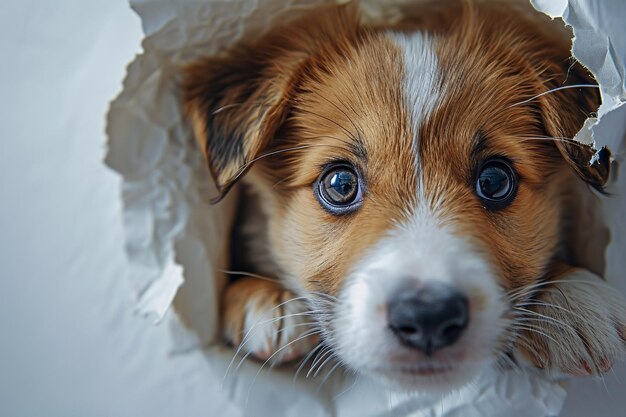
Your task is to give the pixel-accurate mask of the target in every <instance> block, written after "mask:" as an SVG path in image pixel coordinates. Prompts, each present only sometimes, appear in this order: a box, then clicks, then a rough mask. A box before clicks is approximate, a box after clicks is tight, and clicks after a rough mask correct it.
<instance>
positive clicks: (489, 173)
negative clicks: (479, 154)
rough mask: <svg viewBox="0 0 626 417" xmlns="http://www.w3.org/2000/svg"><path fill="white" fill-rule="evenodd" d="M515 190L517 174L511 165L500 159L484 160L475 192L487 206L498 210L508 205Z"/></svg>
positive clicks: (513, 196)
mask: <svg viewBox="0 0 626 417" xmlns="http://www.w3.org/2000/svg"><path fill="white" fill-rule="evenodd" d="M516 191H517V175H516V173H515V171H514V170H513V168H512V167H511V165H510V164H509V163H508V162H506V161H504V160H501V159H491V160H488V161H486V162H485V163H484V164H483V166H482V167H481V169H480V172H479V174H478V179H477V180H476V193H477V194H478V197H480V199H481V200H482V201H483V202H484V203H485V204H486V205H487V208H490V209H493V210H500V209H503V208H504V207H506V206H507V205H509V204H510V203H511V202H512V201H513V199H514V198H515V192H516Z"/></svg>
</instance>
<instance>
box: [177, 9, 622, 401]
mask: <svg viewBox="0 0 626 417" xmlns="http://www.w3.org/2000/svg"><path fill="white" fill-rule="evenodd" d="M592 82H593V80H592V79H591V78H590V77H589V76H588V75H587V74H586V72H585V70H584V69H583V68H581V67H580V65H578V64H577V63H575V62H573V61H571V59H570V58H569V50H568V45H567V42H565V41H563V40H562V39H559V38H558V37H556V36H554V35H550V34H549V33H548V32H546V31H544V30H543V29H542V27H541V25H538V24H536V22H534V21H533V20H531V19H528V18H527V17H525V16H524V15H523V14H521V13H519V12H517V11H515V10H513V9H511V8H508V7H503V6H498V5H485V4H470V3H466V2H463V3H457V2H453V3H450V4H448V5H447V7H440V6H438V7H435V8H433V9H432V10H431V9H428V8H423V9H420V10H419V13H414V14H412V13H411V12H410V11H407V13H406V14H405V19H404V20H403V21H400V22H397V23H396V24H395V25H394V26H392V27H386V26H376V27H374V26H367V25H364V24H362V23H361V22H360V20H359V15H358V13H357V11H356V8H355V7H353V6H347V7H339V8H331V9H328V10H325V11H321V12H319V13H318V14H317V15H315V16H313V17H311V16H307V18H306V19H304V20H302V21H299V22H295V23H292V24H291V25H289V26H287V27H284V28H279V29H278V30H276V31H275V32H273V33H270V34H268V35H267V36H265V37H263V38H262V39H261V40H259V41H257V42H256V43H254V44H252V45H248V46H242V47H240V48H239V49H237V50H235V51H229V52H228V53H226V54H224V56H222V57H218V58H209V59H203V60H200V61H198V62H196V63H194V64H193V65H191V66H189V67H188V68H186V69H185V78H184V83H183V91H184V100H185V104H186V108H187V111H188V114H189V117H190V120H191V121H192V123H193V126H194V130H195V132H196V137H197V140H198V142H199V144H200V147H201V149H202V151H203V152H204V154H205V156H206V158H207V162H208V167H209V171H210V173H211V175H212V176H213V178H214V180H215V182H216V185H217V189H218V191H219V192H220V194H221V195H223V194H224V193H226V192H228V190H229V188H230V187H232V186H233V185H234V184H235V183H236V182H237V181H238V180H241V181H242V183H245V184H246V187H247V189H248V192H247V193H246V194H244V195H245V196H248V197H244V199H243V203H242V204H244V205H246V208H245V210H242V214H243V217H242V219H241V220H240V222H239V224H250V221H251V220H246V219H256V220H252V223H254V224H256V226H254V227H252V229H250V226H244V228H246V229H248V231H247V232H246V230H243V231H240V232H238V233H239V234H238V235H236V236H238V237H237V238H236V239H235V241H236V243H237V245H236V246H235V249H234V252H235V253H238V254H253V257H254V258H255V259H256V260H253V261H252V262H250V259H249V257H248V260H247V261H246V260H245V259H244V260H243V261H242V260H241V259H240V258H241V256H238V257H237V258H239V259H238V260H237V262H236V263H235V265H234V266H233V268H235V269H237V268H238V267H239V266H241V265H244V266H243V268H245V269H246V270H247V271H248V272H254V273H256V274H257V275H252V276H248V277H246V278H244V279H240V280H237V281H235V282H233V283H232V284H231V285H230V286H229V287H228V288H227V290H226V294H225V296H224V309H223V311H224V322H223V323H224V334H225V336H226V338H227V340H228V341H229V342H231V343H233V344H234V345H236V346H239V347H240V348H241V349H243V350H244V351H246V352H249V353H251V354H253V355H255V356H257V357H258V358H262V359H269V360H272V361H274V362H283V361H288V360H291V359H294V358H295V357H298V356H301V355H303V354H305V353H307V352H309V351H311V349H316V348H314V346H315V345H316V343H317V342H318V339H317V337H318V336H319V337H321V340H322V342H321V343H322V345H321V346H323V348H322V349H321V351H322V352H326V353H325V355H326V356H322V359H323V360H324V363H326V362H327V361H326V359H327V358H331V357H332V358H335V359H337V360H338V362H339V363H341V364H343V365H345V366H347V367H349V368H352V369H354V370H356V371H359V372H363V373H368V374H372V375H375V376H377V377H383V378H385V379H386V380H388V381H390V382H391V383H394V384H396V385H398V386H400V387H402V388H405V389H431V388H441V387H443V388H444V389H451V388H453V387H456V386H458V385H459V384H462V383H464V382H467V381H468V380H470V379H471V378H473V377H474V376H475V375H477V374H478V373H479V372H480V371H481V369H484V368H485V367H487V366H492V365H493V364H494V363H496V362H498V361H506V360H509V359H510V358H512V357H514V356H517V357H518V358H519V357H523V358H526V359H528V360H530V361H532V363H534V364H535V365H536V366H538V367H541V368H544V369H547V370H549V371H553V372H564V373H569V374H597V373H600V372H604V371H606V370H607V369H608V368H609V367H610V365H611V364H612V362H613V361H614V360H616V359H617V358H618V357H619V356H620V355H621V354H622V352H623V351H624V339H625V338H626V335H625V333H624V329H625V323H626V308H625V307H624V306H625V303H624V300H623V299H622V298H620V297H618V296H616V295H615V294H614V293H613V292H611V291H610V288H609V287H608V286H607V285H606V284H605V283H604V282H603V281H602V280H601V279H600V278H599V277H597V276H595V275H593V274H591V273H590V272H588V271H584V270H581V269H577V268H576V267H575V261H573V260H572V259H569V256H568V251H567V245H566V242H567V238H568V237H567V236H566V234H565V230H567V229H566V225H565V224H564V221H563V219H564V218H565V216H564V211H565V210H566V209H567V207H565V204H566V201H567V200H566V199H565V196H564V194H563V190H566V189H570V187H569V186H568V184H570V183H571V182H574V181H580V180H583V181H585V182H587V183H588V184H589V185H590V186H592V187H594V188H597V189H601V188H602V186H603V185H604V183H605V182H606V180H607V177H608V155H607V153H606V152H604V153H602V154H601V158H599V159H597V160H596V162H595V163H594V164H593V165H591V164H589V161H590V160H591V157H592V155H594V152H595V150H593V149H592V148H591V147H588V146H585V145H581V144H579V143H576V142H573V141H572V140H571V139H569V138H571V137H573V135H574V134H575V133H576V132H577V130H578V129H579V128H580V127H581V126H582V123H583V121H584V120H585V118H586V116H587V115H588V114H589V113H590V112H591V111H593V110H594V109H595V108H597V105H598V100H599V98H598V94H597V91H596V90H595V89H593V88H577V89H574V88H572V89H563V90H560V91H558V92H554V93H551V94H545V95H541V93H544V92H546V91H549V90H552V89H553V88H555V87H559V86H562V85H573V84H589V83H592ZM492 156H500V157H505V158H506V159H507V160H509V161H511V164H512V165H513V166H514V168H515V170H516V171H517V173H518V175H519V188H518V191H517V195H516V197H515V200H514V201H513V203H512V204H511V205H510V206H508V207H506V208H504V209H502V210H498V211H493V210H489V209H488V208H487V207H486V206H485V205H484V204H483V203H482V202H481V200H480V199H479V198H477V196H476V191H475V184H476V175H477V170H478V169H479V168H480V164H481V163H482V161H485V160H486V159H488V158H489V157H492ZM333 161H344V162H346V163H349V164H350V165H351V166H353V167H354V169H355V170H356V171H357V172H358V173H359V175H360V177H361V184H360V186H361V188H362V193H363V203H362V205H361V206H360V207H359V208H358V210H356V211H354V212H351V213H348V214H344V215H336V214H332V213H330V212H329V211H328V210H325V209H324V208H323V207H321V205H320V202H319V201H318V199H317V198H316V195H315V192H314V187H315V184H316V181H317V180H318V178H319V176H320V174H321V172H322V171H323V170H324V168H325V167H326V166H327V165H328V164H329V163H332V162H333ZM246 213H247V214H246ZM244 258H245V256H244ZM259 260H261V262H259ZM252 268H253V269H252ZM251 269H252V270H251ZM258 274H261V275H262V276H259V275H258ZM432 282H446V283H448V284H450V285H453V286H455V287H456V288H458V289H460V290H461V291H462V292H463V293H464V294H465V295H466V297H467V298H468V300H469V306H470V307H469V308H470V310H469V311H470V322H469V325H468V327H467V329H466V330H465V331H464V333H463V334H462V336H461V338H460V339H459V340H458V341H457V342H456V343H454V344H453V345H451V346H448V347H446V348H444V349H441V350H439V351H437V352H435V353H434V354H432V355H425V354H424V353H423V352H420V351H418V350H415V349H409V348H407V347H406V346H403V345H401V344H400V343H399V342H398V340H397V339H396V338H395V336H394V335H393V333H392V332H391V331H390V329H389V328H388V326H387V319H388V318H387V316H386V305H387V303H388V302H389V298H390V297H391V296H392V295H393V294H394V293H396V292H397V291H398V290H400V289H402V288H406V287H416V286H417V287H419V286H425V285H429V283H432ZM609 295H610V296H609ZM290 300H291V301H290ZM244 339H247V340H244ZM291 342H293V343H291ZM317 349H319V348H317Z"/></svg>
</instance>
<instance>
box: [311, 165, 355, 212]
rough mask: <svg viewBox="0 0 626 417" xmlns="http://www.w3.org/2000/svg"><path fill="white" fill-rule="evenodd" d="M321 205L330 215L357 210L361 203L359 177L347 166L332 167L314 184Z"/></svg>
mask: <svg viewBox="0 0 626 417" xmlns="http://www.w3.org/2000/svg"><path fill="white" fill-rule="evenodd" d="M316 184H317V195H318V199H319V200H320V203H321V205H322V206H323V207H324V208H325V209H326V210H328V211H329V212H331V213H332V214H344V213H346V212H349V211H352V210H353V209H356V208H358V203H360V202H361V190H360V184H359V175H358V174H357V172H356V170H355V169H354V168H353V167H351V166H349V165H345V164H342V165H334V166H331V167H330V168H329V169H327V170H326V171H324V172H323V173H322V175H320V177H319V179H318V180H317V182H316Z"/></svg>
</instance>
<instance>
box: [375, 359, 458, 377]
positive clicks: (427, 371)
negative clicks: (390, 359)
mask: <svg viewBox="0 0 626 417" xmlns="http://www.w3.org/2000/svg"><path fill="white" fill-rule="evenodd" d="M457 368H458V365H457V364H453V363H449V362H438V361H428V362H423V363H415V364H405V365H401V366H391V367H389V368H388V369H387V372H389V371H391V372H393V373H400V374H404V375H409V376H411V375H412V376H417V377H430V376H440V375H444V374H448V373H452V372H454V371H455V370H456V369H457Z"/></svg>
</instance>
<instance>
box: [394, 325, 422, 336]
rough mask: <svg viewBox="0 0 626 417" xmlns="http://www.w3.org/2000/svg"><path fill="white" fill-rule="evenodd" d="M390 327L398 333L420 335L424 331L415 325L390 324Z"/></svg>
mask: <svg viewBox="0 0 626 417" xmlns="http://www.w3.org/2000/svg"><path fill="white" fill-rule="evenodd" d="M389 327H391V329H392V330H393V331H394V332H396V333H402V334H405V335H419V334H420V333H421V332H422V329H421V328H420V327H419V326H417V325H415V326H402V325H401V326H398V327H396V326H394V325H392V324H390V325H389Z"/></svg>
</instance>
